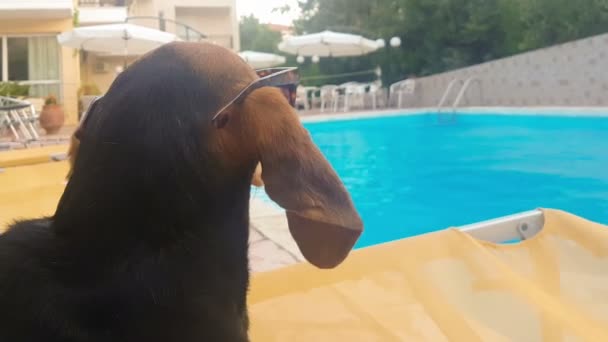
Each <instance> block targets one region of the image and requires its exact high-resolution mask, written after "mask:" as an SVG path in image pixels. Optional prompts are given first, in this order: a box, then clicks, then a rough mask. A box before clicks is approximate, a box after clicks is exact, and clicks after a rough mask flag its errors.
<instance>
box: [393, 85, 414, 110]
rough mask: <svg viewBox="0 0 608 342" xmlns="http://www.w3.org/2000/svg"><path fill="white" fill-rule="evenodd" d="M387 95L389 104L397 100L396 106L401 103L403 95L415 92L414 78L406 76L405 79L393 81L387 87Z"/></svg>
mask: <svg viewBox="0 0 608 342" xmlns="http://www.w3.org/2000/svg"><path fill="white" fill-rule="evenodd" d="M389 92H390V94H389V97H390V102H391V104H394V103H395V102H397V108H401V107H402V105H403V98H404V97H405V96H413V95H414V93H415V92H416V80H414V79H411V78H408V79H407V80H403V81H399V82H397V83H393V84H392V85H391V86H390V88H389Z"/></svg>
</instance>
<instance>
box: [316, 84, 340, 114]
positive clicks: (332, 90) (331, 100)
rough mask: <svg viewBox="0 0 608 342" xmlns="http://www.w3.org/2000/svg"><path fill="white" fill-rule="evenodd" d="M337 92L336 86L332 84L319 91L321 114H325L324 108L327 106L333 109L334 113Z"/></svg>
mask: <svg viewBox="0 0 608 342" xmlns="http://www.w3.org/2000/svg"><path fill="white" fill-rule="evenodd" d="M337 91H338V86H336V85H333V84H328V85H324V86H322V87H321V90H320V95H319V96H320V98H321V113H323V112H325V107H326V106H327V105H329V107H330V108H331V107H333V108H334V111H335V108H336V107H335V105H336V104H337Z"/></svg>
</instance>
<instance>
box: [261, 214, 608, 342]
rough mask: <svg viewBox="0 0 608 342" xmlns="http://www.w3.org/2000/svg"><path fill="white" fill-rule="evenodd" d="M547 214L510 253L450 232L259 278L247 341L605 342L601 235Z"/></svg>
mask: <svg viewBox="0 0 608 342" xmlns="http://www.w3.org/2000/svg"><path fill="white" fill-rule="evenodd" d="M544 214H545V225H544V228H543V230H542V231H541V233H539V234H538V235H536V236H535V237H533V238H531V239H530V240H526V241H524V242H522V243H519V244H511V245H498V244H493V243H488V242H483V241H478V240H476V239H474V238H472V237H471V236H470V235H468V234H466V233H463V232H461V231H459V230H456V229H449V230H445V231H441V232H437V233H432V234H428V235H424V236H419V237H415V238H410V239H405V240H401V241H397V242H393V243H388V244H384V245H379V246H375V247H371V248H367V249H362V250H359V251H356V252H354V253H352V254H351V256H350V257H349V258H348V259H347V261H346V262H345V263H344V264H343V265H341V266H340V267H339V268H338V269H335V270H331V271H320V270H317V269H314V268H313V267H312V266H309V265H304V264H302V265H296V266H292V267H289V268H286V269H282V270H279V271H276V272H272V273H267V274H257V275H256V276H255V277H254V279H253V282H252V288H251V293H250V297H249V299H250V316H251V319H252V327H251V328H252V341H317V342H319V341H467V342H471V341H608V230H607V229H606V227H604V226H602V225H599V224H596V223H592V222H589V221H586V220H584V219H582V218H579V217H576V216H573V215H570V214H568V213H565V212H561V211H555V210H544Z"/></svg>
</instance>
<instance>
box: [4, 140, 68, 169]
mask: <svg viewBox="0 0 608 342" xmlns="http://www.w3.org/2000/svg"><path fill="white" fill-rule="evenodd" d="M67 151H68V145H66V144H62V145H49V146H43V147H33V148H27V149H18V150H9V151H2V152H0V168H6V167H13V166H22V165H32V164H40V163H47V162H49V161H52V160H54V159H64V158H65V154H66V153H67Z"/></svg>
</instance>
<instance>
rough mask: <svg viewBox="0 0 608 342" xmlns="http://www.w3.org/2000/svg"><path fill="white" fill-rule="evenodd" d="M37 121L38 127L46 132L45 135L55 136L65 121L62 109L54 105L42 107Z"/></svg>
mask: <svg viewBox="0 0 608 342" xmlns="http://www.w3.org/2000/svg"><path fill="white" fill-rule="evenodd" d="M39 120H40V126H41V127H42V128H43V129H44V130H45V131H46V134H55V133H57V132H59V129H61V127H62V126H63V122H64V120H65V115H64V113H63V108H62V107H61V106H60V105H56V104H52V105H45V106H44V107H42V111H41V112H40V118H39Z"/></svg>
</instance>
